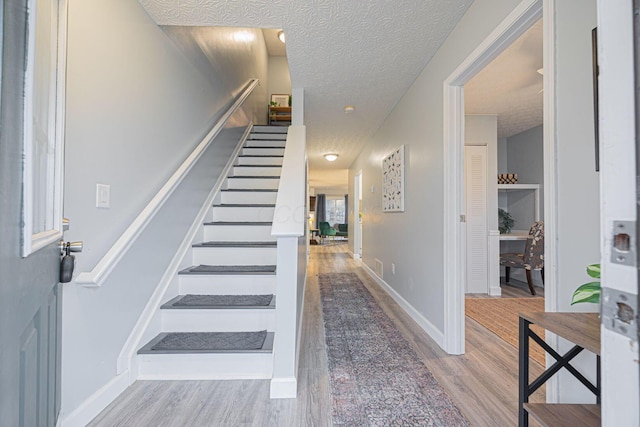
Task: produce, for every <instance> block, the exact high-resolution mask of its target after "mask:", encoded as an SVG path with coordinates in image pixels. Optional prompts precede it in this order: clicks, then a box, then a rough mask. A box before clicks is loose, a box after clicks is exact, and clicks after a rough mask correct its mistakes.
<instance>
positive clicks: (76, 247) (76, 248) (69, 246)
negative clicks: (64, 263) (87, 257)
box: [59, 240, 84, 255]
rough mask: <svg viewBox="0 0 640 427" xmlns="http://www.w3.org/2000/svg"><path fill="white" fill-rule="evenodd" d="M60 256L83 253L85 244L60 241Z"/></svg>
mask: <svg viewBox="0 0 640 427" xmlns="http://www.w3.org/2000/svg"><path fill="white" fill-rule="evenodd" d="M59 247H60V254H61V255H64V254H65V252H67V251H69V252H82V248H83V247H84V243H83V242H82V241H80V242H65V241H64V240H60V243H59Z"/></svg>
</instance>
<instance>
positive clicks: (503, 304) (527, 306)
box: [464, 298, 545, 366]
mask: <svg viewBox="0 0 640 427" xmlns="http://www.w3.org/2000/svg"><path fill="white" fill-rule="evenodd" d="M464 304H465V310H464V311H465V314H466V315H467V316H469V317H470V318H472V319H473V320H475V321H476V322H478V323H480V324H481V325H482V326H484V327H485V328H487V329H488V330H490V331H491V332H493V333H494V334H496V335H497V336H499V337H500V338H501V339H502V340H504V341H506V342H508V343H509V344H511V345H512V346H514V347H515V348H518V313H520V312H523V311H544V299H542V298H466V299H465V301H464ZM531 330H533V331H534V332H535V333H536V334H537V335H538V336H540V337H542V338H544V330H543V329H542V328H540V327H539V326H535V325H532V327H531ZM529 355H530V357H531V358H532V359H533V360H535V361H536V362H538V363H539V364H540V365H542V366H544V364H545V352H544V350H543V349H542V348H541V347H540V346H539V345H538V344H537V343H536V342H535V341H533V340H530V341H529Z"/></svg>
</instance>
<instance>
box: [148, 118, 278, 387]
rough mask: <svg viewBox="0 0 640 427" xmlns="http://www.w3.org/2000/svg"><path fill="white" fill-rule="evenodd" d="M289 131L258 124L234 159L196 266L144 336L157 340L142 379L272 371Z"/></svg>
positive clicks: (197, 241) (199, 239)
mask: <svg viewBox="0 0 640 427" xmlns="http://www.w3.org/2000/svg"><path fill="white" fill-rule="evenodd" d="M287 131H288V129H287V128H272V127H266V126H254V127H253V129H252V131H251V132H250V134H249V136H248V139H247V140H246V141H245V142H244V144H242V148H241V149H239V150H238V152H239V153H241V154H237V155H236V157H235V159H233V160H232V162H233V163H232V164H230V166H229V171H228V172H227V174H226V177H225V178H226V185H225V186H224V188H223V189H220V190H219V192H218V193H217V194H216V195H215V198H214V199H213V202H212V203H211V206H210V209H209V212H208V213H207V214H208V216H207V217H206V219H205V220H203V221H202V226H201V231H200V232H199V233H198V234H196V237H194V239H193V240H192V241H191V248H190V250H189V251H187V253H186V254H185V257H184V259H183V264H181V265H183V266H184V265H191V266H190V267H186V268H183V269H182V270H181V271H179V272H178V278H177V282H178V283H177V286H176V287H170V288H169V289H170V290H168V291H167V294H165V295H164V297H163V299H162V301H164V303H163V304H159V305H158V306H156V308H157V309H158V311H159V313H158V314H159V318H160V320H159V322H157V323H153V325H152V326H150V328H149V329H148V333H147V334H145V335H144V337H145V340H148V339H149V337H154V338H153V339H151V340H149V341H148V342H147V343H146V344H145V345H144V346H142V347H141V348H140V347H139V350H138V355H139V358H138V376H139V378H140V379H151V380H157V379H168V380H185V379H188V380H219V379H240V378H245V379H248V378H252V379H267V378H271V377H272V374H273V357H274V355H273V342H274V336H275V333H276V332H277V331H276V310H275V309H276V298H277V296H276V293H277V277H278V276H277V274H276V269H277V266H276V265H274V264H276V259H277V247H278V244H277V241H276V240H275V238H273V237H272V236H271V226H272V223H273V215H274V211H275V209H274V208H275V203H276V200H277V192H278V189H277V187H278V184H279V181H278V180H279V179H280V172H281V170H282V163H283V160H284V159H283V158H284V155H283V153H284V151H285V148H284V147H285V145H286V139H287ZM244 163H247V164H244ZM243 168H244V169H243ZM261 168H269V169H261ZM234 174H235V175H234ZM234 187H238V188H234ZM140 344H142V343H140Z"/></svg>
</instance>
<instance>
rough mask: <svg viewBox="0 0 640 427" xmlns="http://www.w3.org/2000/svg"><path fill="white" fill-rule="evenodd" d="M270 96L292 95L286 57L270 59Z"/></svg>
mask: <svg viewBox="0 0 640 427" xmlns="http://www.w3.org/2000/svg"><path fill="white" fill-rule="evenodd" d="M267 88H268V92H269V96H271V94H274V93H289V94H290V93H291V76H290V75H289V63H288V62H287V57H286V56H270V57H269V80H268V83H267Z"/></svg>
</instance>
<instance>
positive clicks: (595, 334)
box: [519, 311, 600, 355]
mask: <svg viewBox="0 0 640 427" xmlns="http://www.w3.org/2000/svg"><path fill="white" fill-rule="evenodd" d="M519 315H520V317H522V318H524V319H526V320H528V321H529V322H531V323H535V324H536V325H538V326H541V327H542V328H544V329H546V330H547V331H549V332H552V333H554V334H556V335H558V336H560V337H562V338H564V339H566V340H568V341H571V342H572V343H574V344H577V345H579V346H580V347H582V348H584V349H585V350H589V351H590V352H592V353H595V354H597V355H600V318H599V317H598V313H545V312H538V311H530V312H524V313H519Z"/></svg>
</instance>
